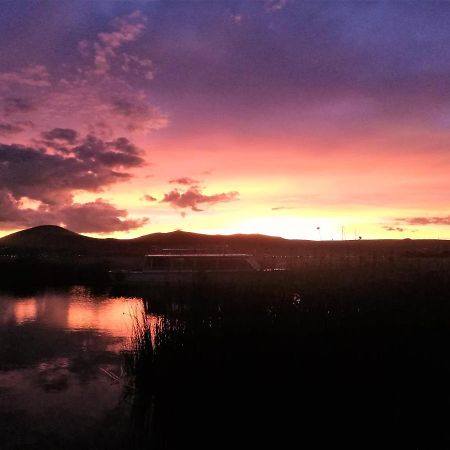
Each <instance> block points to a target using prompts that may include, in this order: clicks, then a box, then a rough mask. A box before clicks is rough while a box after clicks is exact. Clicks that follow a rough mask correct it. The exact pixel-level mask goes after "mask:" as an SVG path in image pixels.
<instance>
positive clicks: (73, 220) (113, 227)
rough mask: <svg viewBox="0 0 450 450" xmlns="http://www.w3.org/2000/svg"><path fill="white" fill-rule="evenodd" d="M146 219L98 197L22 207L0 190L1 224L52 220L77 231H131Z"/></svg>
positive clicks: (29, 224)
mask: <svg viewBox="0 0 450 450" xmlns="http://www.w3.org/2000/svg"><path fill="white" fill-rule="evenodd" d="M148 222H149V219H148V218H145V217H144V218H139V219H130V218H128V213H127V211H126V210H124V209H118V208H116V207H115V206H114V205H112V204H111V203H108V202H107V201H105V200H103V199H101V198H99V199H97V200H95V201H94V202H89V203H84V204H82V203H73V204H68V205H63V206H60V205H51V206H48V205H44V204H41V205H40V207H38V208H37V209H32V208H24V207H23V204H22V202H20V201H18V200H16V199H15V198H14V197H13V196H12V195H11V194H10V193H8V192H7V191H5V190H2V191H0V228H3V229H11V228H19V227H32V226H37V225H44V224H54V225H60V226H63V227H66V228H68V229H70V230H73V231H76V232H79V233H112V232H114V231H130V230H134V229H136V228H140V227H142V226H143V225H145V224H146V223H148Z"/></svg>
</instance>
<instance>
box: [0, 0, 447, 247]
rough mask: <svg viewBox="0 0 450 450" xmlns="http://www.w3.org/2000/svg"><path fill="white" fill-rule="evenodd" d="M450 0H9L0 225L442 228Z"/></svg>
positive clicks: (3, 54) (342, 232)
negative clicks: (374, 0)
mask: <svg viewBox="0 0 450 450" xmlns="http://www.w3.org/2000/svg"><path fill="white" fill-rule="evenodd" d="M449 23H450V3H449V2H433V1H427V2H423V1H417V2H416V1H398V2H396V1H377V2H369V1H368V2H366V1H364V2H361V1H356V2H351V1H348V2H347V1H332V2H330V1H324V2H322V1H310V2H309V1H305V2H300V1H294V0H266V1H265V0H261V1H256V0H254V1H233V0H229V1H220V0H216V1H211V2H209V1H194V0H186V1H169V0H163V1H148V0H127V1H120V0H105V1H104V0H96V1H95V2H93V1H83V0H78V1H77V2H74V1H73V0H49V1H45V0H34V1H26V0H20V1H17V0H3V1H2V8H1V10H0V30H1V35H2V39H1V40H0V236H1V235H5V234H8V233H11V232H13V231H17V230H19V229H23V228H27V227H31V226H36V225H42V224H55V225H60V226H64V227H66V228H68V229H70V230H73V231H76V232H79V233H82V234H86V235H90V236H99V237H119V238H132V237H135V236H139V235H143V234H147V233H153V232H167V231H173V230H176V229H181V230H185V231H193V232H201V233H209V234H216V233H221V234H231V233H263V234H269V235H274V236H283V237H286V238H296V239H323V240H328V239H335V240H340V239H342V238H345V239H355V238H359V237H360V236H361V238H362V239H381V238H382V239H392V238H393V239H403V238H433V239H435V238H441V239H450V204H449V203H450V176H449V174H450V27H449V26H448V24H449Z"/></svg>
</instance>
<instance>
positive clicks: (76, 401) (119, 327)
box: [0, 287, 143, 449]
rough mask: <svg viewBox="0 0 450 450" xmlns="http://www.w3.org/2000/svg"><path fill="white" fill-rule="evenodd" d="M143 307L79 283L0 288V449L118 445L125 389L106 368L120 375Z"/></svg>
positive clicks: (123, 425)
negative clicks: (18, 291)
mask: <svg viewBox="0 0 450 450" xmlns="http://www.w3.org/2000/svg"><path fill="white" fill-rule="evenodd" d="M142 308H143V307H142V301H141V300H140V299H139V298H125V297H120V298H110V297H108V296H106V295H93V294H92V293H91V292H90V291H89V290H87V289H85V288H80V287H74V288H71V289H69V290H66V291H50V290H49V291H45V292H41V293H39V294H36V295H32V296H30V295H28V296H26V297H21V296H15V295H13V294H1V293H0V400H1V401H0V423H1V424H2V426H1V428H0V430H1V431H0V440H1V442H2V444H1V448H2V449H16V448H20V449H35V448H36V449H37V448H46V449H47V448H79V446H81V445H84V446H87V448H121V447H123V444H124V442H125V441H126V439H127V438H126V433H127V415H128V410H127V405H126V404H125V403H124V399H123V395H122V393H123V386H122V385H121V383H120V382H117V380H113V379H112V378H111V377H108V376H107V375H106V374H105V373H106V372H110V373H115V374H118V375H120V372H121V368H122V356H121V354H120V352H121V351H123V350H124V349H125V348H126V347H127V346H128V344H129V338H130V335H131V329H132V320H133V319H132V317H133V316H135V315H138V314H142ZM101 369H104V370H101ZM106 430H108V432H106Z"/></svg>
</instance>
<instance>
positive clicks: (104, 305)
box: [67, 298, 143, 337]
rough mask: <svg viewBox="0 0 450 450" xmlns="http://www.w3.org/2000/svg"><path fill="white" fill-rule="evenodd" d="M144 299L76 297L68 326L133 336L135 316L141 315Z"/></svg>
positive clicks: (70, 307)
mask: <svg viewBox="0 0 450 450" xmlns="http://www.w3.org/2000/svg"><path fill="white" fill-rule="evenodd" d="M142 312H143V305H142V300H140V299H138V298H115V299H108V300H107V301H103V302H92V301H88V300H83V299H80V298H78V299H76V301H72V302H71V303H70V305H69V310H68V315H67V328H69V329H75V330H80V329H95V330H99V331H104V332H106V333H108V334H110V335H112V336H115V337H129V336H131V330H132V323H133V317H141V315H142Z"/></svg>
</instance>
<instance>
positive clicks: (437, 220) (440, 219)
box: [396, 216, 450, 225]
mask: <svg viewBox="0 0 450 450" xmlns="http://www.w3.org/2000/svg"><path fill="white" fill-rule="evenodd" d="M396 220H397V221H399V222H402V223H405V224H408V225H450V216H435V217H400V218H398V219H396Z"/></svg>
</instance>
